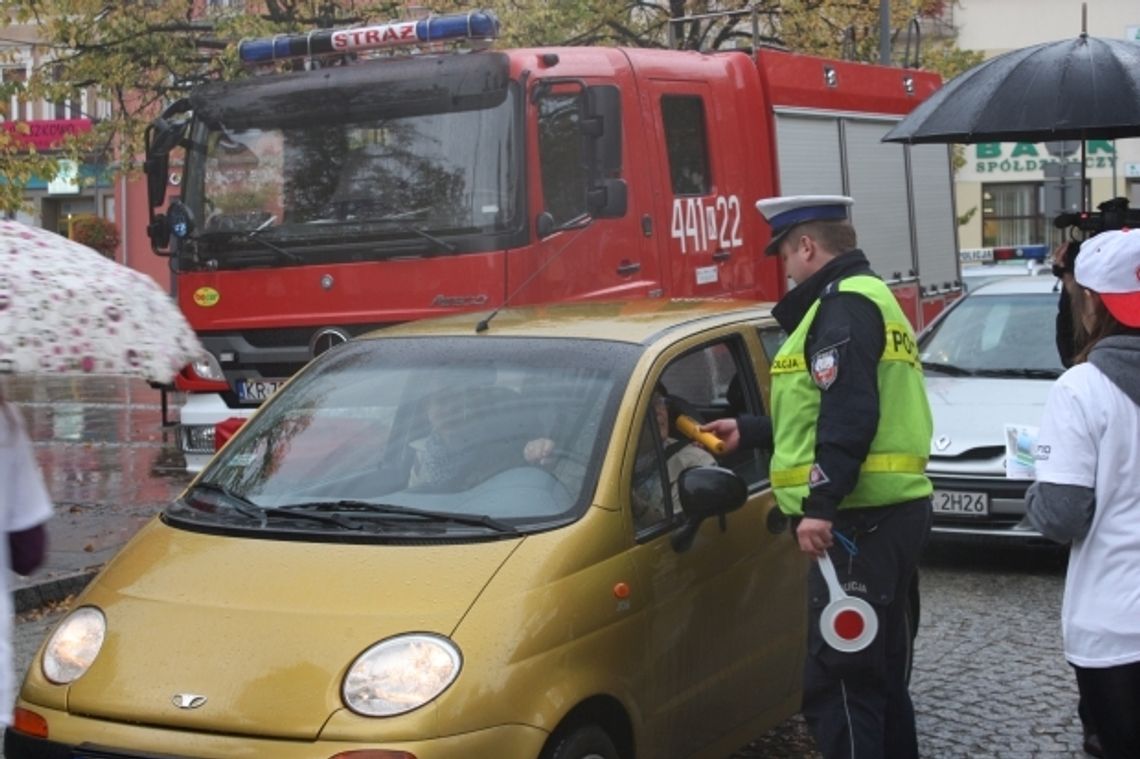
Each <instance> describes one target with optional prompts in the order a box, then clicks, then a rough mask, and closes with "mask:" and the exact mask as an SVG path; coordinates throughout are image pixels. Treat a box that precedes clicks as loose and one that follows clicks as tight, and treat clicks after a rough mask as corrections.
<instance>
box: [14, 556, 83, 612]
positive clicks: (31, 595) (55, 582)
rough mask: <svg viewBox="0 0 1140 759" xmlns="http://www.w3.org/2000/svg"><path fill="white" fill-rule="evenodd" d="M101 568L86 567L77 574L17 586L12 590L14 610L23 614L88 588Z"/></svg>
mask: <svg viewBox="0 0 1140 759" xmlns="http://www.w3.org/2000/svg"><path fill="white" fill-rule="evenodd" d="M100 569H101V567H95V568H92V569H85V570H82V571H81V572H78V573H76V574H72V575H64V576H62V577H55V578H52V579H50V580H45V581H44V582H40V583H36V584H35V585H28V586H26V587H23V588H16V589H15V590H14V591H12V605H13V607H14V608H13V611H14V612H15V613H16V614H23V613H24V612H28V611H32V610H34V609H39V608H42V607H44V606H47V605H49V604H53V603H57V602H59V601H62V600H63V599H65V598H67V597H68V596H70V595H74V594H76V593H78V592H80V591H81V590H83V589H84V588H86V587H87V584H88V583H89V582H91V580H92V579H93V578H94V577H95V575H97V574H99V570H100Z"/></svg>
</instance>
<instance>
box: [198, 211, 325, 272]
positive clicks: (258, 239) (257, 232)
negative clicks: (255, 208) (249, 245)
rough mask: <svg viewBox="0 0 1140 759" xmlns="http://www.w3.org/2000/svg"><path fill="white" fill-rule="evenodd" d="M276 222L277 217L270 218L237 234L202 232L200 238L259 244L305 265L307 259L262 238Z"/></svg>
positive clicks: (231, 232) (223, 231)
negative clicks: (263, 233)
mask: <svg viewBox="0 0 1140 759" xmlns="http://www.w3.org/2000/svg"><path fill="white" fill-rule="evenodd" d="M276 220H277V217H276V216H270V217H269V218H268V219H266V220H265V221H263V222H261V223H260V224H258V225H257V226H256V227H254V228H253V229H251V230H249V231H248V232H235V231H230V230H217V231H214V232H202V233H201V234H200V235H198V237H199V239H203V238H205V239H219V238H224V239H229V240H233V239H237V240H249V241H251V242H255V243H257V244H258V245H260V246H261V247H263V248H267V249H269V250H272V251H273V252H274V253H276V254H277V255H279V256H281V257H282V258H284V259H286V260H288V261H292V262H293V263H298V264H300V263H304V262H305V259H303V258H301V257H300V256H299V255H297V254H296V253H294V252H293V251H291V250H286V249H285V248H282V247H281V246H280V245H278V244H277V243H275V242H271V241H269V240H266V239H265V238H264V237H262V236H261V233H262V232H264V231H265V230H267V229H269V227H271V226H272V225H273V222H274V221H276Z"/></svg>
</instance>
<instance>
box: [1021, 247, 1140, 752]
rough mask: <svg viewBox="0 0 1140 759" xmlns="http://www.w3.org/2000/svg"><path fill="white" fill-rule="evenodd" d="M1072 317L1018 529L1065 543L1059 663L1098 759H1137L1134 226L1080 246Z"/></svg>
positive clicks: (1137, 291)
mask: <svg viewBox="0 0 1140 759" xmlns="http://www.w3.org/2000/svg"><path fill="white" fill-rule="evenodd" d="M1074 279H1075V281H1076V285H1077V287H1076V288H1074V291H1073V292H1074V315H1075V316H1076V317H1078V318H1080V319H1081V321H1082V322H1083V324H1084V327H1085V329H1086V330H1087V332H1088V335H1089V339H1088V341H1087V342H1086V343H1085V345H1084V346H1083V347H1082V348H1081V349H1080V350H1079V352H1078V353H1077V355H1076V359H1075V362H1076V363H1075V365H1074V366H1073V367H1072V368H1071V369H1069V370H1068V371H1066V372H1065V373H1064V374H1063V375H1061V377H1060V378H1059V379H1058V380H1057V382H1056V383H1055V384H1054V385H1053V387H1052V389H1051V390H1050V392H1049V396H1048V399H1047V400H1046V402H1045V411H1044V415H1043V420H1042V423H1041V429H1040V432H1039V434H1038V438H1037V448H1036V458H1037V462H1036V473H1037V482H1035V483H1034V484H1033V485H1032V486H1030V488H1029V491H1028V492H1027V494H1026V509H1027V511H1028V517H1029V522H1030V524H1032V525H1033V527H1035V528H1036V529H1037V530H1039V531H1040V532H1041V533H1042V534H1043V535H1045V536H1046V537H1048V538H1050V539H1052V540H1055V541H1057V542H1059V543H1071V544H1072V546H1071V548H1070V549H1069V550H1070V554H1069V568H1068V571H1067V573H1066V576H1065V596H1064V601H1063V603H1062V609H1061V626H1062V634H1063V637H1064V643H1065V657H1066V659H1068V661H1069V663H1070V664H1072V665H1073V667H1074V668H1075V669H1076V672H1077V683H1078V686H1079V688H1080V693H1081V700H1082V703H1083V704H1084V706H1085V707H1086V709H1087V712H1088V716H1089V718H1090V721H1091V723H1092V727H1093V728H1094V729H1095V730H1096V734H1097V736H1098V737H1099V739H1100V744H1101V748H1102V750H1103V752H1104V753H1103V755H1104V756H1105V757H1107V758H1108V759H1123V758H1124V757H1132V758H1135V757H1138V756H1140V722H1138V721H1137V719H1136V717H1137V715H1138V714H1140V592H1138V591H1137V589H1138V588H1140V470H1138V469H1137V467H1136V462H1137V460H1138V459H1140V229H1133V230H1113V231H1109V232H1102V233H1101V234H1099V235H1096V236H1095V237H1092V238H1090V239H1088V240H1086V241H1085V242H1084V244H1082V245H1081V249H1080V254H1079V255H1078V256H1077V259H1076V263H1075V267H1074Z"/></svg>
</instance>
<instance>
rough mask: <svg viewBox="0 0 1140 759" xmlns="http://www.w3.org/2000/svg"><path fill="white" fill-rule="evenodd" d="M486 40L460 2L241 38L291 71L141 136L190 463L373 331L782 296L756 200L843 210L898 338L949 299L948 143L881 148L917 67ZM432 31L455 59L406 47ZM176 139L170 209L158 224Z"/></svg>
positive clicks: (253, 79)
mask: <svg viewBox="0 0 1140 759" xmlns="http://www.w3.org/2000/svg"><path fill="white" fill-rule="evenodd" d="M497 28H498V24H497V21H496V20H495V19H494V17H493V16H492V15H490V14H488V13H484V12H477V13H470V14H456V15H451V16H441V17H435V18H432V19H426V20H421V21H409V22H397V23H392V24H385V25H383V26H375V27H368V28H364V29H350V30H324V31H321V32H314V33H312V34H309V35H301V36H296V37H288V36H286V37H280V36H279V37H276V38H272V39H265V40H253V41H247V42H244V43H242V49H241V55H242V57H243V58H245V59H246V60H252V61H254V62H258V61H263V62H271V61H274V60H280V59H282V58H286V57H290V56H298V55H300V56H304V57H306V58H307V59H308V60H309V61H310V62H309V64H307V70H301V71H291V72H287V73H279V72H278V73H269V74H265V75H258V76H250V77H248V78H246V79H243V80H239V81H232V82H217V83H210V84H207V85H204V86H202V87H200V88H199V89H197V90H196V91H194V92H192V93H191V94H190V96H189V97H188V98H187V99H185V100H182V101H179V102H178V103H175V104H173V105H172V106H171V107H170V108H168V109H167V111H166V113H164V114H163V117H162V118H160V119H158V120H157V121H155V123H154V124H152V125H151V128H150V130H149V132H148V151H147V154H148V161H147V173H148V179H149V180H150V187H149V189H150V200H151V205H152V217H153V220H152V223H151V227H150V232H151V238H152V240H153V241H154V243H155V248H156V251H158V252H160V254H163V255H168V256H170V257H171V266H172V269H173V271H174V272H175V282H176V288H177V297H178V302H179V304H180V306H181V308H182V309H183V311H184V312H185V314H186V315H187V317H188V318H189V320H190V322H191V324H192V325H193V326H194V328H195V330H196V331H197V332H198V334H199V336H200V337H201V340H202V343H203V344H204V345H205V347H206V348H207V349H208V350H209V355H207V356H203V358H202V360H201V361H199V362H196V363H195V364H193V365H192V366H190V367H187V369H186V370H185V371H184V372H183V373H182V376H181V377H180V378H179V387H180V389H182V390H185V391H186V392H187V400H186V403H185V405H184V406H183V408H182V410H181V435H180V438H181V444H182V448H183V450H184V452H185V453H186V455H187V463H188V467H189V468H191V469H196V468H198V467H200V466H201V465H202V464H203V463H204V462H205V461H206V460H207V459H208V457H209V456H210V455H211V454H212V453H213V451H214V447H215V425H217V424H218V423H219V422H223V421H224V420H227V419H231V418H235V417H236V418H241V417H245V416H248V415H249V414H251V413H252V411H253V410H254V409H255V408H256V406H257V405H258V404H259V403H260V402H261V401H262V400H264V399H265V398H266V397H267V396H268V395H270V394H271V393H272V392H273V391H274V390H275V389H276V388H277V387H278V386H279V385H280V384H281V383H282V382H284V381H285V380H286V379H287V378H288V377H289V376H290V375H291V374H293V373H294V372H295V371H297V370H298V369H299V368H300V367H301V366H302V365H304V364H305V363H306V362H307V361H309V360H310V359H311V358H312V357H313V356H314V355H316V354H319V353H321V352H322V351H325V350H328V349H330V348H332V347H335V346H336V345H338V344H339V343H342V342H344V341H346V340H349V339H350V338H352V337H353V336H354V335H357V334H360V333H362V332H365V331H368V330H371V329H375V328H377V327H380V326H383V325H386V324H392V323H394V322H402V321H407V320H410V319H419V318H423V317H427V316H434V315H437V314H442V313H446V312H451V311H455V310H470V311H472V312H478V313H473V318H472V328H473V329H474V328H475V325H476V323H477V322H478V321H479V318H480V314H484V315H485V314H486V313H488V312H490V311H491V310H492V309H494V308H495V307H498V306H501V305H503V304H504V303H508V302H509V304H510V305H523V304H534V303H540V302H550V301H567V300H585V299H629V298H674V297H705V296H734V297H743V298H752V299H763V300H775V299H778V298H779V297H780V295H781V294H782V293H784V292H785V290H786V287H787V284H786V280H785V278H784V275H783V273H782V272H781V270H780V265H779V262H778V261H777V260H776V259H775V258H771V257H767V258H766V257H765V256H763V255H762V251H763V249H764V245H765V243H766V241H767V236H768V229H767V226H766V225H765V224H763V222H762V219H761V217H760V215H759V214H758V213H757V212H756V211H755V209H754V207H753V206H754V203H755V201H756V200H757V199H759V198H763V197H767V196H771V195H776V194H781V193H782V194H845V195H851V196H853V197H854V198H855V201H856V202H855V206H854V221H855V223H856V226H857V228H858V230H859V236H860V243H861V247H862V248H863V249H864V250H865V251H866V252H867V254H868V256H869V257H870V259H871V261H872V264H873V266H874V267H875V269H876V270H877V271H878V272H879V273H880V274H881V275H882V276H883V277H884V278H886V279H888V280H889V281H890V283H891V285H892V286H893V287H894V289H895V292H896V293H897V294H898V297H899V300H900V301H901V302H902V304H903V306H904V307H905V309H906V310H907V312H908V314H909V315H910V316H911V318H912V320H913V321H914V323H915V325H916V326H921V325H922V324H923V323H924V322H925V321H927V320H928V319H929V318H930V317H931V316H932V315H934V314H935V313H937V312H938V311H940V310H941V309H942V308H943V307H944V305H945V304H946V303H947V302H949V301H950V300H952V299H953V298H954V297H956V296H957V295H958V294H959V292H960V287H959V279H960V274H959V268H958V255H957V243H956V224H955V215H954V208H953V196H952V189H951V173H950V165H949V153H948V149H947V148H946V147H945V146H902V145H896V144H885V143H882V142H880V138H881V137H882V136H883V135H884V134H885V133H886V132H887V130H888V129H889V128H890V127H891V125H892V124H893V123H894V122H896V121H897V120H898V119H899V118H901V117H902V116H903V115H904V114H906V113H907V112H909V111H910V110H911V109H913V108H914V107H915V105H917V104H918V103H919V102H921V101H922V100H923V99H924V98H926V97H927V96H929V95H930V94H931V93H932V92H933V91H934V90H935V89H937V87H938V86H939V84H940V80H939V78H938V77H937V76H936V75H934V74H931V73H926V72H921V71H915V70H907V69H900V68H891V67H885V66H874V65H868V64H862V63H854V62H849V61H840V60H829V59H822V58H816V57H810V56H805V55H795V54H790V53H786V52H778V51H769V50H761V51H759V52H756V53H747V52H744V51H739V52H715V53H702V52H690V51H675V50H647V49H618V48H593V47H572V48H543V49H515V50H494V49H490V48H489V47H488V46H486V45H485V43H486V41H487V40H488V39H489V38H492V37H494V36H495V33H496V32H497ZM453 37H454V38H458V39H460V40H461V41H463V42H465V43H466V46H465V49H461V50H458V51H456V50H447V51H439V50H435V49H428V50H427V51H424V50H422V48H425V47H430V45H433V44H438V40H443V39H448V38H453ZM407 42H411V43H412V45H413V47H414V48H420V50H419V51H418V52H417V53H413V54H407V53H404V54H394V53H393V52H392V51H387V53H386V54H384V55H374V54H373V55H371V56H369V55H368V54H367V53H366V51H367V50H376V49H381V48H384V47H388V46H391V45H393V44H400V43H407ZM476 43H478V44H476ZM472 48H475V49H472ZM176 149H177V150H182V151H184V153H183V155H182V157H183V161H184V164H183V167H182V173H181V182H180V195H179V197H178V198H177V199H175V200H173V201H172V202H171V203H170V204H169V206H168V207H167V208H166V209H165V212H164V213H157V209H159V207H160V206H161V205H162V204H163V203H164V202H165V198H166V194H167V190H168V187H167V176H168V172H169V154H170V153H171V151H172V150H176Z"/></svg>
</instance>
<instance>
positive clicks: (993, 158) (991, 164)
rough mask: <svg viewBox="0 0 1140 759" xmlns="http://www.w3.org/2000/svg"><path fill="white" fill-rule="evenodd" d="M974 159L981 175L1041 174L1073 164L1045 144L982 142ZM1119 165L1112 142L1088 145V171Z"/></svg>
mask: <svg viewBox="0 0 1140 759" xmlns="http://www.w3.org/2000/svg"><path fill="white" fill-rule="evenodd" d="M1074 158H1075V160H1076V162H1079V161H1080V158H1076V157H1074ZM974 159H975V160H974V162H973V168H974V171H976V172H977V173H978V174H998V173H1001V174H1019V173H1028V172H1038V171H1042V170H1044V168H1045V167H1046V166H1048V165H1050V164H1055V163H1061V162H1062V161H1065V160H1070V161H1072V159H1063V158H1058V157H1056V156H1053V155H1051V154H1050V152H1049V150H1048V149H1047V148H1046V147H1044V146H1043V144H1041V143H1034V142H979V143H978V144H976V145H974ZM1115 163H1116V150H1115V148H1114V147H1113V145H1112V143H1111V142H1110V141H1108V140H1089V141H1088V142H1087V143H1085V168H1086V169H1111V168H1112V167H1113V165H1114V164H1115Z"/></svg>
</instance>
